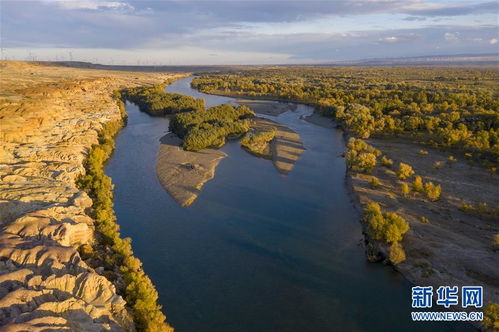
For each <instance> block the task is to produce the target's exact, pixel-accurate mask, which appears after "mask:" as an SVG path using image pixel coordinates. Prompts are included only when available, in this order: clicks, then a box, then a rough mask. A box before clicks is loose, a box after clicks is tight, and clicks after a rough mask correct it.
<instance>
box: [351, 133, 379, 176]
mask: <svg viewBox="0 0 499 332" xmlns="http://www.w3.org/2000/svg"><path fill="white" fill-rule="evenodd" d="M347 147H348V151H347V152H346V153H345V160H346V162H347V166H348V167H349V168H351V169H353V170H356V171H360V172H370V171H371V170H372V169H373V168H374V167H375V166H376V163H377V158H378V157H379V156H380V155H381V151H379V150H377V149H375V148H373V147H372V146H371V145H369V144H367V143H366V142H365V141H364V140H362V139H359V138H355V137H351V138H350V139H349V140H348V144H347Z"/></svg>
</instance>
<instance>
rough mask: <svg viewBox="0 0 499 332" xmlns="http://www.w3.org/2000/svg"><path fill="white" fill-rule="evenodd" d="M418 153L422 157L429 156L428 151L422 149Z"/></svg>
mask: <svg viewBox="0 0 499 332" xmlns="http://www.w3.org/2000/svg"><path fill="white" fill-rule="evenodd" d="M418 153H419V154H420V155H422V156H425V155H427V154H428V151H426V150H423V149H421V150H419V151H418Z"/></svg>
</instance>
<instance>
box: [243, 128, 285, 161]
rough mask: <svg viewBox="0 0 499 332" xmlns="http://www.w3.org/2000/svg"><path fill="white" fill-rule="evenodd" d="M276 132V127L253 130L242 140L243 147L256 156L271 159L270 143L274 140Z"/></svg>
mask: <svg viewBox="0 0 499 332" xmlns="http://www.w3.org/2000/svg"><path fill="white" fill-rule="evenodd" d="M276 131H277V130H276V128H275V127H271V128H262V129H252V130H250V131H249V132H247V133H246V135H245V136H244V137H243V138H242V139H241V146H242V147H243V148H244V149H245V150H247V151H248V152H250V153H252V154H254V155H256V156H259V157H265V158H270V157H271V152H270V148H269V143H270V142H271V141H272V140H273V139H274V137H275V134H276Z"/></svg>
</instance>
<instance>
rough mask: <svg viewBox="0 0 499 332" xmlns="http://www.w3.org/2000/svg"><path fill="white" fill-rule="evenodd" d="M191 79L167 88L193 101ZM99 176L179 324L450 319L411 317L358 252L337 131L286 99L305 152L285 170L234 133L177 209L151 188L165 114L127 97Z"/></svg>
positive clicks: (399, 288)
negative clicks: (123, 123) (207, 175)
mask: <svg viewBox="0 0 499 332" xmlns="http://www.w3.org/2000/svg"><path fill="white" fill-rule="evenodd" d="M191 80H192V78H185V79H182V80H179V81H177V82H174V83H173V84H171V85H170V86H169V87H168V88H167V91H169V92H177V93H182V94H186V95H191V96H195V97H202V98H205V100H206V104H207V105H208V106H213V105H217V104H220V103H224V102H230V103H234V100H235V99H234V98H229V97H221V96H212V95H206V94H202V93H199V92H197V91H195V90H193V89H191V87H190V81H191ZM126 107H127V112H128V115H129V118H128V125H127V127H125V128H124V129H123V130H122V131H121V132H120V134H119V135H118V136H117V138H116V150H115V152H114V155H113V157H112V159H111V160H110V162H109V163H108V165H107V168H106V173H107V174H108V175H109V176H111V177H112V180H113V183H114V185H115V191H114V193H115V211H116V215H117V217H118V222H119V224H120V226H121V232H122V234H123V236H128V237H131V238H132V247H133V249H134V252H135V254H136V255H137V257H139V258H140V259H141V261H142V262H143V264H144V269H145V271H146V272H147V274H148V275H149V276H150V277H151V279H152V280H153V282H154V284H155V285H156V288H157V290H158V292H159V295H160V303H161V304H162V305H163V306H164V311H165V313H166V314H167V319H168V322H169V323H170V324H171V325H172V326H173V327H175V330H176V331H178V332H183V331H424V330H428V331H435V330H439V331H441V330H443V331H445V330H449V331H450V330H454V329H455V328H456V326H455V325H442V324H429V323H413V322H412V321H411V318H410V311H411V307H410V306H411V289H410V284H409V283H408V282H407V281H405V280H404V279H403V278H402V277H401V275H400V274H398V273H396V272H394V271H393V270H392V269H391V268H389V267H386V266H384V265H382V264H371V263H368V262H367V261H366V258H365V255H364V249H363V247H362V234H361V226H360V223H359V216H358V214H357V213H356V211H355V210H354V208H353V206H352V204H351V198H350V196H349V194H348V191H347V189H346V187H345V162H344V159H343V158H342V157H341V154H342V153H343V151H344V149H345V145H344V141H343V137H342V133H341V132H340V131H339V130H332V129H327V128H322V127H319V126H316V125H313V124H311V123H308V122H306V121H304V120H302V119H301V116H302V115H304V114H309V113H310V112H311V111H312V110H311V108H310V107H308V106H305V105H298V107H297V109H296V110H295V111H289V112H286V113H283V114H281V115H279V116H278V117H269V118H271V119H273V120H274V121H277V122H280V123H282V124H284V125H286V126H288V127H290V128H291V129H293V130H294V131H296V132H297V133H299V134H300V135H301V137H302V140H303V144H304V146H305V148H306V151H305V152H304V153H303V155H302V156H301V158H300V159H299V160H298V162H297V163H296V166H295V168H294V169H293V171H292V172H291V173H290V174H289V175H288V176H283V175H280V174H279V173H278V172H277V170H276V169H275V168H274V166H273V165H272V163H271V162H270V161H268V160H264V159H259V158H256V157H254V156H252V155H250V154H248V153H247V152H245V151H243V150H242V149H241V148H240V146H239V144H238V142H229V143H228V144H226V145H225V146H224V147H223V148H222V150H223V151H225V152H226V153H227V154H228V155H229V156H228V157H227V158H225V159H223V160H222V161H221V163H220V164H219V166H218V167H217V169H216V175H215V178H214V179H213V180H211V181H209V182H207V183H206V185H205V186H204V187H203V190H202V193H201V195H200V196H199V198H198V199H197V200H196V201H195V202H194V204H193V205H192V206H190V207H188V208H182V207H180V206H179V205H178V204H177V203H176V202H175V201H174V200H173V199H172V198H171V197H170V196H169V195H168V193H167V192H166V191H165V190H164V189H163V188H162V187H161V185H160V184H159V182H158V179H157V177H156V172H155V163H156V155H157V152H158V148H159V139H160V138H161V137H162V136H163V135H164V134H165V133H166V132H167V131H168V122H169V120H168V119H167V118H161V117H151V116H149V115H147V114H146V113H142V112H140V111H139V110H138V108H137V107H136V106H135V105H133V104H129V103H127V105H126Z"/></svg>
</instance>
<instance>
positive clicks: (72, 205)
mask: <svg viewBox="0 0 499 332" xmlns="http://www.w3.org/2000/svg"><path fill="white" fill-rule="evenodd" d="M0 71H1V76H2V82H0V91H1V94H2V95H1V96H0V128H1V130H0V142H1V144H0V326H2V330H5V331H19V330H30V331H38V330H46V329H47V328H51V329H60V330H71V331H89V330H92V331H93V330H97V331H101V330H112V331H120V330H134V329H135V328H134V324H133V321H132V318H131V316H130V314H129V312H128V310H127V307H126V302H125V300H124V299H123V298H122V297H121V296H119V295H118V294H117V291H116V287H115V285H113V283H112V282H111V281H109V280H108V279H106V277H105V276H103V275H101V274H100V273H102V271H101V269H99V268H95V269H94V268H92V267H90V266H89V265H87V264H86V263H85V261H84V260H83V259H82V257H81V256H80V254H79V252H78V248H79V247H80V246H82V245H85V244H90V245H91V244H93V243H94V241H95V234H94V225H93V220H92V219H91V218H90V217H89V216H88V215H87V212H88V208H90V207H91V205H92V201H91V199H90V198H89V197H88V195H87V194H86V193H84V192H82V191H80V190H79V189H78V188H77V187H76V185H75V180H76V178H77V177H78V176H79V175H81V174H83V173H84V172H85V170H84V167H83V163H84V160H85V158H86V156H87V153H88V151H89V149H90V147H91V146H92V145H93V144H96V143H98V131H99V130H100V129H101V127H102V125H103V124H104V123H105V122H107V121H111V120H117V119H119V118H120V110H119V108H118V106H117V105H116V103H115V101H113V99H112V98H111V93H112V92H113V91H115V90H118V89H120V88H123V87H125V86H135V85H144V84H157V83H160V82H164V81H165V80H166V79H167V78H168V77H171V75H167V74H157V73H156V74H151V73H147V74H145V73H144V74H143V73H126V72H110V71H98V70H80V69H71V68H62V67H53V66H44V65H35V64H26V63H17V62H0Z"/></svg>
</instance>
